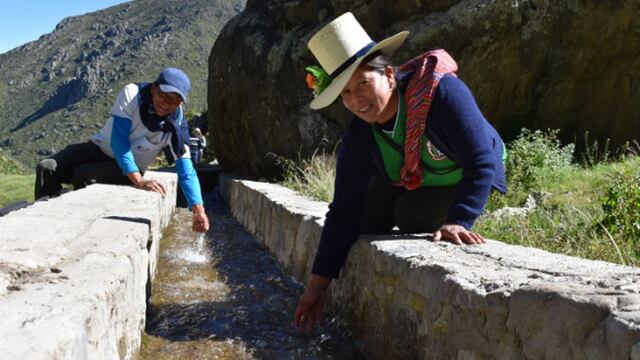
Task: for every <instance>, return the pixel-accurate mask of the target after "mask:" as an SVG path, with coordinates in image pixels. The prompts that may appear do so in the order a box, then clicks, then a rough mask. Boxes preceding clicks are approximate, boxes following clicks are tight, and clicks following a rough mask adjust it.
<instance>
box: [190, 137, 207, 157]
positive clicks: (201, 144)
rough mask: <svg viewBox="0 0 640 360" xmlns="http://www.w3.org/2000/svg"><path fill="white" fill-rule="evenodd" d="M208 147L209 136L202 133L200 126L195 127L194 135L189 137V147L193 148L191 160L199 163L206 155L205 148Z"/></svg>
mask: <svg viewBox="0 0 640 360" xmlns="http://www.w3.org/2000/svg"><path fill="white" fill-rule="evenodd" d="M206 147H207V138H206V137H204V135H202V131H200V128H194V129H193V136H192V137H191V138H189V149H190V150H191V160H193V163H194V164H197V163H199V162H200V160H202V157H203V156H204V149H205V148H206Z"/></svg>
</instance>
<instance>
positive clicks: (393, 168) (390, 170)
mask: <svg viewBox="0 0 640 360" xmlns="http://www.w3.org/2000/svg"><path fill="white" fill-rule="evenodd" d="M399 98H400V104H399V106H398V115H397V117H396V124H395V127H394V129H393V133H392V134H389V133H388V132H387V133H386V135H382V134H380V133H379V132H382V131H384V130H382V129H379V130H376V129H375V128H374V126H378V125H375V124H372V125H371V131H372V132H373V136H374V138H375V139H376V143H377V144H378V149H380V154H382V162H383V163H384V168H385V170H386V172H387V175H388V176H389V178H390V179H391V181H393V182H398V181H399V180H400V170H401V169H402V166H403V159H404V155H403V154H402V153H400V152H399V151H398V150H396V149H395V148H394V147H393V146H392V145H391V144H389V142H388V141H387V140H393V141H394V142H395V143H396V144H398V145H399V146H400V148H402V147H403V146H404V137H405V123H406V121H407V109H406V106H405V104H404V99H403V96H402V94H399ZM383 136H388V139H387V140H385V138H384V137H383ZM389 138H390V139H389ZM421 142H422V148H421V150H420V159H421V160H422V161H421V163H422V162H424V163H426V164H427V167H425V166H423V165H422V164H420V165H421V166H422V169H423V170H424V178H423V179H422V183H421V184H420V186H447V185H455V184H457V183H459V182H460V180H462V168H461V167H459V166H458V165H456V163H454V162H453V161H452V160H450V159H449V158H447V157H446V156H444V154H443V153H442V152H440V150H438V148H436V147H435V145H433V144H432V143H431V141H429V139H428V138H427V136H426V135H425V136H423V139H422V141H421Z"/></svg>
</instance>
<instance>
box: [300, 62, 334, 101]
mask: <svg viewBox="0 0 640 360" xmlns="http://www.w3.org/2000/svg"><path fill="white" fill-rule="evenodd" d="M304 69H305V70H306V71H307V78H306V79H305V80H306V82H307V86H308V87H309V89H313V95H314V96H318V94H320V93H321V92H322V91H323V90H324V89H326V88H327V86H329V84H331V77H330V76H329V74H327V72H326V71H324V69H323V68H321V67H320V66H317V65H311V66H307V67H306V68H304Z"/></svg>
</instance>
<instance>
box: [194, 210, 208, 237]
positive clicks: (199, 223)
mask: <svg viewBox="0 0 640 360" xmlns="http://www.w3.org/2000/svg"><path fill="white" fill-rule="evenodd" d="M191 211H192V212H193V218H192V220H191V221H192V227H191V229H192V230H193V231H196V232H207V231H209V218H208V217H207V213H206V212H205V211H204V206H202V204H198V205H193V208H192V209H191Z"/></svg>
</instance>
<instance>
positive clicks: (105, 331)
mask: <svg viewBox="0 0 640 360" xmlns="http://www.w3.org/2000/svg"><path fill="white" fill-rule="evenodd" d="M145 177H146V178H154V179H157V180H159V181H161V182H162V183H163V184H164V185H165V187H166V189H167V195H166V196H165V197H164V198H163V197H162V196H160V195H159V194H157V193H152V192H148V191H140V190H136V189H134V188H132V187H125V186H111V185H100V184H96V185H92V186H89V187H88V188H86V189H82V190H78V191H73V192H70V193H67V194H64V195H62V196H60V197H58V198H55V199H51V200H49V201H45V202H37V203H35V204H33V205H32V206H30V207H28V208H24V209H21V210H18V211H15V212H12V213H10V214H8V215H6V216H4V217H1V218H0V318H1V319H2V326H0V354H1V355H0V358H3V359H30V360H32V359H131V358H135V357H137V353H138V349H139V346H140V338H141V332H142V331H143V329H144V322H145V310H146V299H147V297H146V296H147V291H149V289H148V288H147V287H148V286H149V285H150V279H151V278H152V277H153V275H154V273H155V264H156V259H157V254H158V243H159V241H160V236H161V231H162V229H163V228H164V227H165V226H166V225H167V223H168V222H169V220H170V217H171V215H172V213H173V210H174V208H175V202H176V189H177V180H176V176H175V174H169V173H153V172H148V173H147V174H146V175H145Z"/></svg>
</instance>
